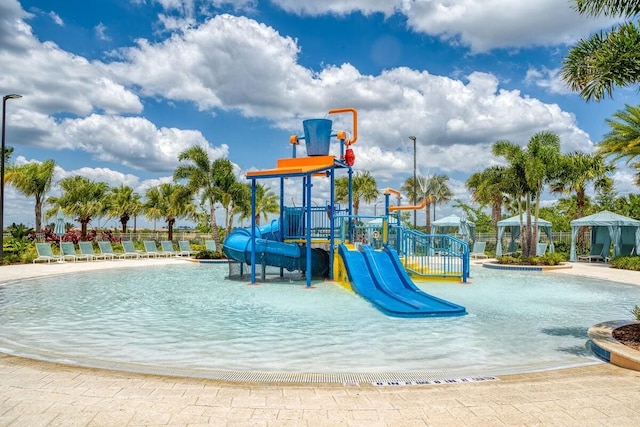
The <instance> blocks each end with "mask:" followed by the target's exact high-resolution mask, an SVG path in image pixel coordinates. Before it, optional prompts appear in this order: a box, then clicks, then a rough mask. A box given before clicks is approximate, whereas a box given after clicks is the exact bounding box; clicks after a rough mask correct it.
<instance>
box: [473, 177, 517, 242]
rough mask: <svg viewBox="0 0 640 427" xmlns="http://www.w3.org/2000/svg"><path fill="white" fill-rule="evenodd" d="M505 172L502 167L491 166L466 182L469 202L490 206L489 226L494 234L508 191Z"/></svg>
mask: <svg viewBox="0 0 640 427" xmlns="http://www.w3.org/2000/svg"><path fill="white" fill-rule="evenodd" d="M506 172H507V171H506V168H505V167H503V166H492V167H490V168H487V169H485V170H483V171H480V172H476V173H474V174H472V175H471V176H470V177H469V179H467V182H466V186H467V189H469V191H470V192H471V200H473V201H474V202H475V203H480V204H486V205H489V206H491V225H493V228H494V230H496V232H497V229H498V221H500V220H501V219H502V204H503V202H504V200H505V193H507V191H508V189H507V187H506V185H507V182H508V181H507V179H506V175H507V174H506Z"/></svg>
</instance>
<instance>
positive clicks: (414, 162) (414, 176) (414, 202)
mask: <svg viewBox="0 0 640 427" xmlns="http://www.w3.org/2000/svg"><path fill="white" fill-rule="evenodd" d="M409 139H410V140H412V141H413V204H414V205H417V204H418V201H417V198H418V197H417V192H416V184H417V183H416V137H415V136H410V137H409ZM416 218H417V212H416V211H415V210H414V211H413V229H414V230H416V229H417V227H416V225H417V221H416Z"/></svg>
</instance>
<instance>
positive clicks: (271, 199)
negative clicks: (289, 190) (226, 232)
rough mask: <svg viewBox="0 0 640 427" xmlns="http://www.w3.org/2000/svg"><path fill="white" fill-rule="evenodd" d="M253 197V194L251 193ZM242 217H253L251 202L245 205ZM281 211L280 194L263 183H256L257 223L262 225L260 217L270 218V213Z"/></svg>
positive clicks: (266, 219)
mask: <svg viewBox="0 0 640 427" xmlns="http://www.w3.org/2000/svg"><path fill="white" fill-rule="evenodd" d="M249 197H251V194H249ZM240 212H241V213H240V219H241V220H243V219H248V218H251V203H249V204H248V205H244V206H243V207H242V209H241V211H240ZM278 212H280V203H279V201H278V196H277V195H276V194H275V193H274V192H273V191H271V189H269V188H267V187H265V186H264V185H262V184H257V185H256V216H255V220H256V225H260V222H261V221H260V219H261V218H264V220H265V221H268V220H269V214H277V213H278Z"/></svg>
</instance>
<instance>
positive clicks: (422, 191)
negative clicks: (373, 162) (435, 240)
mask: <svg viewBox="0 0 640 427" xmlns="http://www.w3.org/2000/svg"><path fill="white" fill-rule="evenodd" d="M415 189H416V191H415V196H416V199H415V200H414V198H413V195H414V191H413V190H414V186H413V177H412V176H410V177H409V178H407V179H406V180H405V181H404V183H403V184H402V187H400V191H402V192H403V193H404V194H406V196H407V199H408V200H409V203H411V204H412V205H414V206H416V205H418V203H421V202H422V201H423V200H425V201H426V205H425V211H426V216H427V222H426V228H425V230H427V232H428V230H430V229H431V204H432V203H433V202H434V201H435V199H434V197H433V194H432V192H431V190H430V189H429V180H428V179H427V178H426V177H424V176H421V175H418V176H416V186H415ZM416 212H417V211H414V213H413V215H414V218H413V219H414V222H415V215H416Z"/></svg>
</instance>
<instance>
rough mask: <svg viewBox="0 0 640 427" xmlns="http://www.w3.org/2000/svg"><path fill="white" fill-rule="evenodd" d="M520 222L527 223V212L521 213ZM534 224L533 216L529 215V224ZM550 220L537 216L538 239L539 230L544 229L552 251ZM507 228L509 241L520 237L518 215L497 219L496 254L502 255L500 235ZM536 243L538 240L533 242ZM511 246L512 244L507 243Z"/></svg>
mask: <svg viewBox="0 0 640 427" xmlns="http://www.w3.org/2000/svg"><path fill="white" fill-rule="evenodd" d="M522 223H523V224H526V223H527V214H523V215H522ZM534 224H535V217H534V216H532V217H531V226H533V225H534ZM551 226H552V224H551V222H549V221H547V220H546V219H542V218H538V240H539V239H540V230H542V231H544V234H546V235H547V238H548V239H549V252H553V251H554V250H555V247H554V246H553V239H552V238H551ZM507 228H509V229H510V230H511V243H512V244H514V243H515V241H516V239H518V237H520V215H516V216H512V217H511V218H507V219H503V220H501V221H498V243H497V245H496V256H497V257H499V256H502V235H503V234H504V232H505V230H506V229H507ZM535 243H536V244H537V243H538V242H535ZM509 246H512V245H509Z"/></svg>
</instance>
